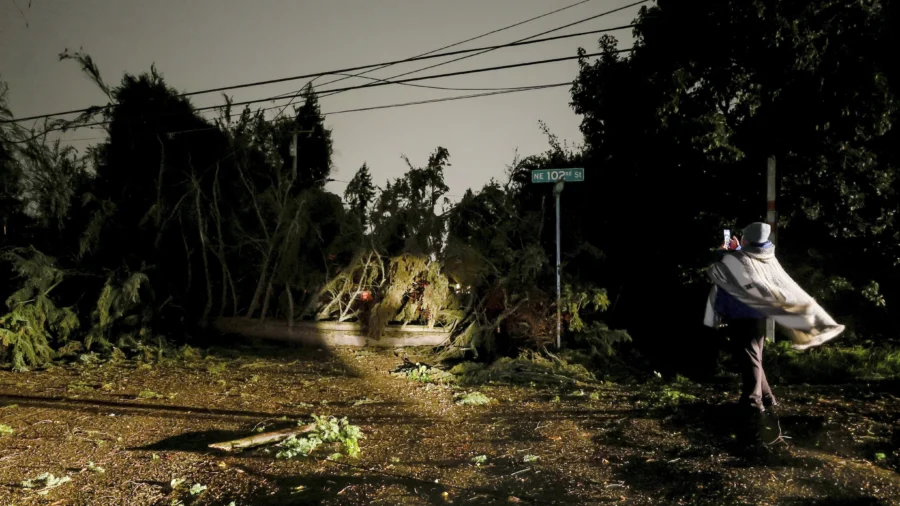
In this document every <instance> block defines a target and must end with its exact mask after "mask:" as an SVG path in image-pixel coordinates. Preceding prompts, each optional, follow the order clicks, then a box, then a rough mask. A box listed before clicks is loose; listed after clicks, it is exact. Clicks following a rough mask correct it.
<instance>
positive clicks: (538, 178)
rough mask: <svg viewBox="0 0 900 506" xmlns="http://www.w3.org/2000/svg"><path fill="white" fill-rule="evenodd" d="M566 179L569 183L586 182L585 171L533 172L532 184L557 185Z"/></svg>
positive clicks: (542, 170)
mask: <svg viewBox="0 0 900 506" xmlns="http://www.w3.org/2000/svg"><path fill="white" fill-rule="evenodd" d="M563 178H565V181H566V182H567V183H578V182H581V181H584V169H541V170H533V171H531V182H532V183H555V182H557V181H559V180H560V179H563Z"/></svg>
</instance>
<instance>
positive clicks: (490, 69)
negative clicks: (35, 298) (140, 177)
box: [32, 48, 633, 138]
mask: <svg viewBox="0 0 900 506" xmlns="http://www.w3.org/2000/svg"><path fill="white" fill-rule="evenodd" d="M632 50H633V48H628V49H618V50H616V51H601V52H598V53H587V54H584V55H575V56H563V57H560V58H550V59H547V60H536V61H530V62H522V63H512V64H508V65H497V66H493V67H482V68H477V69H469V70H461V71H457V72H449V73H446V74H434V75H429V76H420V77H410V78H408V79H402V80H398V81H384V82H375V83H367V84H364V85H358V86H349V87H346V88H339V89H338V90H325V91H313V92H312V93H313V94H314V95H319V94H321V93H328V92H329V91H346V90H353V89H360V88H371V87H375V86H387V85H389V84H402V83H407V82H412V81H423V80H427V79H439V78H444V77H454V76H461V75H468V74H477V73H483V72H495V71H498V70H508V69H512V68H521V67H530V66H533V65H544V64H548V63H558V62H563V61H568V60H575V59H580V58H590V57H594V56H602V55H609V54H621V53H626V52H630V51H632ZM524 88H526V89H527V88H530V87H528V86H526V87H524ZM285 98H288V97H285V96H275V97H267V98H260V99H254V100H245V101H242V102H230V103H226V104H218V105H210V106H206V107H198V108H195V109H194V110H193V112H194V113H200V112H204V111H212V110H218V109H224V108H226V107H234V106H241V105H250V104H256V103H259V102H270V101H275V100H283V99H285ZM281 107H282V106H280V105H279V106H275V107H271V108H269V109H273V108H281ZM108 123H109V121H99V122H95V123H87V124H83V125H74V126H66V127H54V128H50V129H47V130H45V131H44V132H43V133H41V134H38V135H35V136H34V137H32V138H35V137H38V136H40V135H43V134H44V133H48V132H53V131H59V130H68V129H73V130H74V129H77V128H83V127H88V126H95V125H105V124H108Z"/></svg>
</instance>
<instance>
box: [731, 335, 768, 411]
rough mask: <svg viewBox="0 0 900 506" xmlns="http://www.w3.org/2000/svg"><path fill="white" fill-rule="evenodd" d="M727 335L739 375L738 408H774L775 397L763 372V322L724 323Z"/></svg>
mask: <svg viewBox="0 0 900 506" xmlns="http://www.w3.org/2000/svg"><path fill="white" fill-rule="evenodd" d="M728 334H729V337H730V338H731V341H732V343H733V345H734V353H735V361H736V362H737V363H738V368H739V369H740V373H741V400H740V403H741V405H742V406H746V407H748V408H754V409H756V410H760V411H761V410H763V409H764V408H765V407H766V406H771V405H773V404H775V396H774V395H772V389H771V388H769V382H768V381H766V372H765V371H764V370H763V345H764V344H765V340H766V320H764V319H734V320H731V321H729V322H728Z"/></svg>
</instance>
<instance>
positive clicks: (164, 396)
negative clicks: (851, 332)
mask: <svg viewBox="0 0 900 506" xmlns="http://www.w3.org/2000/svg"><path fill="white" fill-rule="evenodd" d="M237 352H238V353H239V354H240V356H239V357H237V358H230V357H228V356H225V355H224V354H211V355H210V356H208V357H207V358H206V359H205V360H196V361H179V362H177V363H173V364H170V365H165V366H160V365H153V366H139V365H137V364H134V363H127V362H126V363H117V364H114V363H104V364H93V365H85V364H79V365H66V366H60V367H54V368H51V369H50V370H47V371H38V372H28V373H12V372H0V424H5V425H8V426H10V427H12V429H14V432H13V433H12V434H10V435H5V436H2V435H0V506H6V505H17V506H19V505H95V506H101V505H125V504H127V505H135V506H138V505H167V506H169V505H177V504H184V505H185V506H189V505H222V506H226V505H229V504H232V503H233V504H234V505H235V506H250V505H282V504H284V505H287V504H388V505H393V504H402V505H407V504H410V505H411V504H460V505H462V504H504V503H530V504H567V505H568V504H634V505H668V504H704V505H705V504H709V505H778V506H806V505H819V504H821V505H831V506H836V505H866V506H869V505H888V504H900V474H898V472H900V420H898V418H900V399H898V397H896V396H895V395H892V394H891V393H889V391H890V390H891V388H890V387H887V386H884V385H882V386H879V385H868V386H866V385H856V386H844V387H804V386H797V387H793V388H776V393H780V395H781V400H782V405H783V407H782V409H781V411H780V413H781V415H780V421H781V425H782V428H783V430H784V434H785V435H786V436H788V437H790V439H788V440H786V444H785V445H779V446H777V447H775V448H774V449H773V451H772V452H771V453H767V454H765V455H763V456H762V457H761V458H759V459H756V460H752V461H751V460H747V459H745V458H744V457H743V456H742V455H741V454H739V453H738V452H737V449H736V444H735V439H734V437H733V433H734V430H733V428H732V427H733V425H732V423H731V418H732V414H731V412H730V410H731V409H732V408H730V407H729V406H730V404H729V403H730V402H733V401H734V400H735V399H734V395H733V391H734V390H736V384H731V383H727V384H724V385H703V386H698V385H693V386H687V387H684V388H683V389H682V390H683V391H685V392H689V393H691V394H693V395H695V396H696V399H687V398H678V399H675V400H672V401H671V402H669V403H665V402H662V401H660V400H659V399H660V396H659V393H660V391H661V390H660V389H661V388H662V387H661V386H660V385H658V384H655V385H652V384H648V385H639V386H623V385H615V384H598V385H589V386H582V387H581V388H576V387H571V386H567V387H562V386H561V387H558V388H546V387H544V388H536V387H531V386H518V387H516V386H502V385H490V386H483V387H478V388H477V390H479V391H481V392H483V393H484V394H486V395H488V396H489V397H491V398H493V399H495V401H496V402H494V403H493V404H491V405H488V406H460V405H456V404H455V403H454V402H453V394H454V391H453V390H452V389H450V388H448V387H442V386H438V385H434V384H428V383H421V382H415V381H410V380H408V379H405V378H401V377H396V376H392V375H390V374H389V371H390V370H393V369H394V368H396V367H397V366H398V365H399V364H400V363H401V360H400V359H399V358H398V357H397V356H396V355H395V354H394V353H393V352H391V351H385V352H378V353H376V352H372V351H360V350H336V351H334V352H333V353H332V352H327V351H321V350H302V349H288V348H266V349H265V350H263V351H260V350H259V349H254V348H249V347H248V348H241V349H238V350H237ZM413 360H415V358H413ZM894 393H896V390H894ZM591 394H593V395H591ZM360 401H362V402H360ZM313 413H316V414H331V415H335V416H347V417H348V418H349V419H350V422H351V423H354V424H357V425H359V426H361V427H362V430H363V432H364V433H365V436H366V438H365V439H364V440H362V441H361V442H360V444H361V454H360V456H359V458H358V459H340V460H337V461H331V460H327V459H326V458H325V456H326V455H328V453H327V452H326V453H324V454H323V455H321V456H318V457H316V458H300V459H292V460H285V459H276V458H275V454H274V453H275V452H274V451H273V450H272V449H261V450H253V451H246V452H243V453H239V454H226V453H223V452H220V451H217V450H212V449H210V448H208V445H209V444H210V443H214V442H220V441H226V440H230V439H234V438H238V437H243V436H247V435H251V434H253V430H254V428H255V427H258V426H260V425H261V424H262V425H264V426H265V430H274V429H279V428H283V427H286V426H289V425H292V424H296V422H297V421H298V420H303V421H308V420H309V419H310V415H311V414H313ZM285 417H286V418H285ZM482 455H484V456H486V459H484V461H483V462H481V463H476V462H474V461H473V459H474V458H475V457H478V456H482ZM89 463H93V465H94V466H99V467H102V468H103V470H104V471H105V472H102V473H101V472H99V471H98V470H97V468H96V467H94V468H93V470H91V469H89V468H90V467H91V466H90V465H89ZM44 472H49V473H52V474H54V475H55V476H56V477H62V476H66V477H69V478H70V479H71V481H69V482H67V483H63V484H61V485H59V486H58V487H55V488H52V489H49V490H40V489H33V488H32V489H29V488H24V487H23V486H22V485H21V483H22V481H23V480H25V479H29V478H34V477H36V476H38V475H40V474H41V473H44ZM173 479H184V480H185V482H184V483H185V485H186V486H185V487H181V488H179V489H178V490H173V489H172V487H171V485H170V484H171V481H172V480H173ZM193 484H201V485H204V486H206V487H207V488H206V490H205V491H203V492H201V493H200V494H198V495H196V496H192V495H190V494H189V493H188V492H186V490H187V488H188V487H189V486H191V485H193ZM179 501H181V502H179Z"/></svg>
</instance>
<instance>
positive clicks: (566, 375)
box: [450, 352, 596, 386]
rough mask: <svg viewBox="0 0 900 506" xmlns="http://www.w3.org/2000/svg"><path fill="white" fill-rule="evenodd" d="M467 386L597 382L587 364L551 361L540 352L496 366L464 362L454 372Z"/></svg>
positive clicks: (527, 354) (501, 360) (511, 359)
mask: <svg viewBox="0 0 900 506" xmlns="http://www.w3.org/2000/svg"><path fill="white" fill-rule="evenodd" d="M450 373H451V374H453V375H455V376H456V377H457V378H458V380H459V382H460V383H461V384H464V385H479V384H484V383H507V384H525V385H530V384H534V385H542V386H550V385H553V386H558V385H561V384H578V383H582V382H584V383H591V382H596V378H595V377H594V375H593V374H591V372H590V371H588V370H587V368H585V367H584V366H583V365H580V364H572V363H570V362H567V361H566V360H563V359H549V358H546V357H544V356H543V355H540V354H538V353H531V352H528V353H524V354H522V355H519V356H518V357H516V358H510V357H503V358H501V359H499V360H497V361H496V362H494V363H492V364H479V363H475V362H463V363H461V364H457V365H456V366H455V367H453V368H452V369H450Z"/></svg>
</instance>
